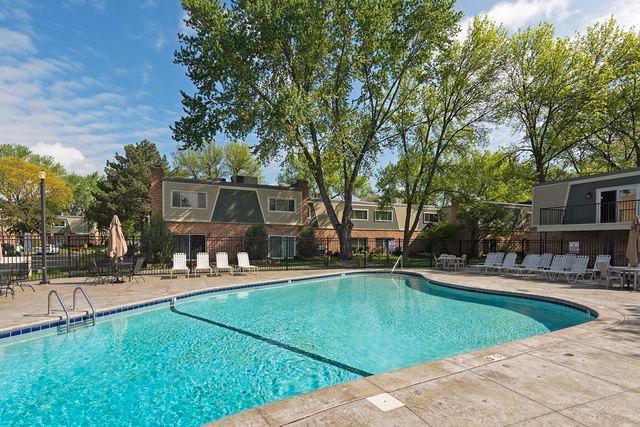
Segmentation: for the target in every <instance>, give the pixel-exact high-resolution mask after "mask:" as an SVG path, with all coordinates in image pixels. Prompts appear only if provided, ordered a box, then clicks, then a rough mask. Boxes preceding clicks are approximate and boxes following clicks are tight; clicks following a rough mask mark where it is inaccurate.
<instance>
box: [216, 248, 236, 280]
mask: <svg viewBox="0 0 640 427" xmlns="http://www.w3.org/2000/svg"><path fill="white" fill-rule="evenodd" d="M214 271H215V272H216V274H217V275H220V273H221V272H223V271H228V272H229V273H230V274H231V275H233V267H231V266H230V265H229V255H227V253H226V252H216V267H215V269H214Z"/></svg>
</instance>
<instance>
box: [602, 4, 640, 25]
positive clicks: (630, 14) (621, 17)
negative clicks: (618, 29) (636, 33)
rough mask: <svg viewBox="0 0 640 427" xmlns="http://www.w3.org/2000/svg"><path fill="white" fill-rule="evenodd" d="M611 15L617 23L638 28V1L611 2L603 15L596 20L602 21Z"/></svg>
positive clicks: (639, 23)
mask: <svg viewBox="0 0 640 427" xmlns="http://www.w3.org/2000/svg"><path fill="white" fill-rule="evenodd" d="M611 16H613V17H614V18H615V19H616V21H617V22H618V24H619V25H621V26H623V27H626V28H632V27H633V28H635V29H636V30H640V1H639V0H618V1H615V2H613V3H612V4H611V5H610V6H609V7H608V10H606V11H605V13H604V15H603V16H601V17H600V18H599V19H597V20H596V21H604V20H607V19H609V18H610V17H611Z"/></svg>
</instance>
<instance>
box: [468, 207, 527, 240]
mask: <svg viewBox="0 0 640 427" xmlns="http://www.w3.org/2000/svg"><path fill="white" fill-rule="evenodd" d="M457 217H458V218H457V219H458V223H459V224H460V225H462V226H463V227H464V228H465V229H466V231H467V232H469V235H470V239H471V240H481V239H484V238H487V237H501V236H504V235H507V234H509V232H510V231H511V230H512V228H513V223H514V220H515V216H514V213H513V211H512V210H511V209H509V208H508V207H506V206H504V205H500V204H496V203H488V202H483V201H468V202H466V203H462V204H460V206H459V210H458V215H457Z"/></svg>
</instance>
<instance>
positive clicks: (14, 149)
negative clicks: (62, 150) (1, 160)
mask: <svg viewBox="0 0 640 427" xmlns="http://www.w3.org/2000/svg"><path fill="white" fill-rule="evenodd" d="M0 157H17V158H19V159H23V160H24V161H26V162H29V163H33V164H35V165H38V166H41V167H43V168H45V169H46V170H48V171H50V172H53V173H54V174H56V175H57V176H59V177H65V175H66V174H67V171H66V170H65V168H64V166H62V165H61V164H60V163H58V162H56V161H55V160H54V158H53V157H52V156H47V155H42V154H36V153H34V152H33V151H31V149H30V148H29V147H27V146H25V145H20V144H0Z"/></svg>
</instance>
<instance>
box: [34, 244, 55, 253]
mask: <svg viewBox="0 0 640 427" xmlns="http://www.w3.org/2000/svg"><path fill="white" fill-rule="evenodd" d="M46 251H47V255H54V254H59V253H60V248H59V247H58V246H56V245H47V247H46ZM36 255H42V247H41V246H38V247H37V248H36Z"/></svg>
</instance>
